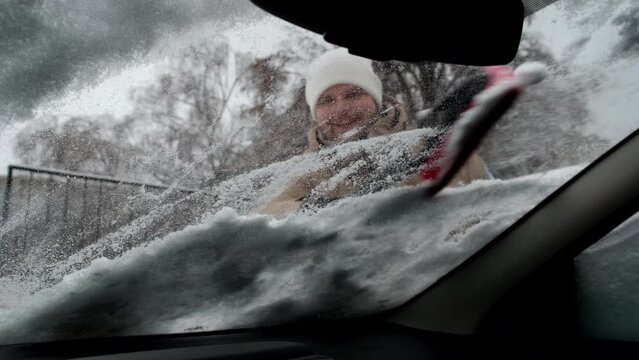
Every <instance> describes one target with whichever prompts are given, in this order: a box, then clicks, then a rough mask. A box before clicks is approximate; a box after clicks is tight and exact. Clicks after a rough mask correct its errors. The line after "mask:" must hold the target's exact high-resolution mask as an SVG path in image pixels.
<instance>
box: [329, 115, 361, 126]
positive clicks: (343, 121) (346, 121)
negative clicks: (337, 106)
mask: <svg viewBox="0 0 639 360" xmlns="http://www.w3.org/2000/svg"><path fill="white" fill-rule="evenodd" d="M360 120H361V119H359V118H346V117H342V118H339V119H335V120H330V121H328V124H329V125H331V126H338V127H345V126H350V125H354V124H358V123H359V122H361V121H360Z"/></svg>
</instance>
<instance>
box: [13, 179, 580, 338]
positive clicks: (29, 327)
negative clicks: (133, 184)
mask: <svg viewBox="0 0 639 360" xmlns="http://www.w3.org/2000/svg"><path fill="white" fill-rule="evenodd" d="M578 170H579V168H569V169H562V170H556V171H553V172H550V173H547V174H540V175H531V176H528V177H523V178H519V179H513V180H507V181H501V180H483V181H478V182H475V183H473V184H472V185H469V186H466V187H463V188H458V189H453V188H450V189H447V190H445V191H444V192H443V193H442V194H441V196H440V197H438V198H436V199H431V200H428V201H427V200H425V199H424V196H423V189H422V188H420V187H402V188H397V189H389V190H385V191H383V192H380V193H376V194H370V195H365V196H361V197H358V198H353V199H348V200H344V201H340V202H336V203H334V204H331V205H328V206H327V207H325V208H323V209H322V210H319V211H317V212H314V213H309V214H305V213H301V214H298V215H293V216H289V217H287V218H286V219H285V220H276V219H274V218H273V217H272V216H266V215H241V214H239V213H238V212H237V210H235V209H232V208H230V207H224V208H222V209H221V210H220V211H210V212H207V213H206V214H205V215H204V216H203V217H202V220H201V221H200V222H199V223H198V224H196V225H191V226H188V227H187V228H185V229H184V230H182V231H178V232H175V233H170V234H168V235H166V236H163V237H160V238H157V239H155V240H153V241H151V242H150V243H148V244H147V245H145V246H140V247H136V248H134V249H131V250H128V251H125V252H123V254H122V256H118V257H115V258H113V259H107V258H105V257H96V258H95V260H93V261H92V262H91V264H89V265H88V266H86V267H85V268H84V269H83V270H80V271H75V272H70V273H68V274H67V275H66V276H65V277H64V278H63V279H62V281H60V282H59V283H57V285H55V286H52V287H50V288H47V289H45V290H42V291H40V292H36V293H35V294H34V295H33V296H26V297H25V296H24V295H22V296H16V294H15V293H13V292H16V290H15V289H16V287H20V286H23V284H24V282H23V281H22V282H21V281H20V280H21V279H15V282H14V279H13V278H11V277H7V278H4V279H3V287H2V288H3V290H2V291H3V294H2V295H3V296H2V298H3V301H4V303H3V304H2V305H1V306H2V307H1V308H0V309H1V310H0V317H1V318H2V319H3V322H2V323H3V325H2V326H0V341H2V342H4V343H7V342H17V341H25V340H28V341H38V340H45V339H46V340H51V339H61V338H68V337H78V336H87V337H92V336H108V335H116V334H117V335H125V334H147V333H166V332H185V331H199V330H215V329H229V328H238V327H246V326H257V325H270V324H278V323H282V322H288V321H295V320H301V319H305V318H314V317H318V316H319V317H328V318H330V317H345V316H358V315H366V314H372V313H376V312H379V311H382V310H387V309H390V308H392V307H394V306H396V305H399V304H401V303H403V302H405V301H406V300H408V299H410V298H411V297H412V296H414V295H416V294H418V293H419V292H421V291H422V290H423V289H425V288H427V287H428V286H429V285H430V284H432V283H433V282H434V281H436V280H437V279H438V278H439V277H441V276H442V275H444V274H445V273H446V272H448V271H450V269H452V268H453V267H455V266H456V265H457V264H459V263H460V262H461V261H463V260H464V259H465V258H467V257H468V256H469V255H471V254H472V253H474V252H475V251H476V250H477V249H479V248H481V247H482V246H483V245H484V244H486V243H487V242H488V241H489V240H490V239H492V238H493V237H494V236H496V235H497V234H498V233H499V232H501V231H502V230H504V229H505V228H506V227H507V226H509V225H510V224H511V223H512V222H513V221H515V220H516V219H517V218H519V217H520V216H521V215H522V214H523V213H525V212H526V211H528V210H529V208H530V206H531V205H533V204H534V203H536V202H538V201H540V200H542V199H543V198H544V197H546V196H547V195H548V194H549V192H551V191H552V190H554V189H555V188H556V187H557V186H559V185H560V184H561V183H563V182H565V181H566V180H567V179H569V178H570V177H572V176H573V175H574V174H575V173H576V172H577V171H578ZM245 180H248V179H245ZM117 238H120V239H124V238H125V236H123V234H120V235H119V236H114V237H111V240H115V239H117ZM112 244H116V245H115V246H116V247H117V241H116V242H113V241H109V243H106V242H103V243H101V244H96V245H95V246H94V247H93V249H92V250H93V251H94V252H93V253H95V251H96V250H97V248H98V247H100V246H102V247H106V246H111V245H112ZM87 254H88V253H84V254H81V255H80V257H81V258H82V259H87V258H90V257H91V256H87ZM65 265H68V264H65ZM17 292H18V293H19V292H20V291H17ZM18 304H20V306H16V305H18Z"/></svg>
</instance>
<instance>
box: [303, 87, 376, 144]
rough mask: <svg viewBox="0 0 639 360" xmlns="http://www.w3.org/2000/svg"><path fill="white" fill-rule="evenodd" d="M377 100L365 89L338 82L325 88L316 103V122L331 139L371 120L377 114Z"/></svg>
mask: <svg viewBox="0 0 639 360" xmlns="http://www.w3.org/2000/svg"><path fill="white" fill-rule="evenodd" d="M376 112H377V107H376V105H375V100H373V98H372V97H371V96H370V95H369V94H368V93H367V92H366V91H364V90H363V89H361V88H359V87H357V86H355V85H351V84H338V85H333V86H331V87H330V88H328V89H326V90H324V92H323V93H322V95H320V97H319V99H318V100H317V105H315V122H316V123H317V127H318V129H319V130H320V131H321V132H322V134H323V135H324V136H325V137H326V138H328V139H329V140H334V139H337V138H339V137H340V136H341V135H343V134H344V133H346V132H348V131H349V130H352V129H354V128H357V127H360V126H362V125H364V124H366V123H367V122H369V121H370V120H371V119H372V118H373V117H374V116H375V114H376Z"/></svg>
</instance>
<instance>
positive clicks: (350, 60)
mask: <svg viewBox="0 0 639 360" xmlns="http://www.w3.org/2000/svg"><path fill="white" fill-rule="evenodd" d="M337 84H352V85H355V86H359V87H360V88H362V89H364V90H365V91H366V92H367V93H368V94H369V95H370V96H371V97H372V98H373V99H374V100H375V102H377V105H378V106H380V105H381V104H382V81H381V80H380V79H379V77H378V76H377V75H376V74H375V73H374V72H373V66H372V64H371V61H370V60H369V59H366V58H363V57H360V56H356V55H351V54H349V53H348V50H347V49H345V48H339V49H335V50H331V51H328V52H326V53H324V54H323V55H321V56H319V57H318V58H317V59H315V60H314V61H313V62H312V63H311V64H310V65H309V66H308V69H307V71H306V88H305V95H306V103H307V104H308V107H309V108H310V109H311V116H312V117H313V118H315V105H316V104H317V100H319V97H320V95H322V93H323V92H324V90H326V89H328V88H330V87H331V86H333V85H337Z"/></svg>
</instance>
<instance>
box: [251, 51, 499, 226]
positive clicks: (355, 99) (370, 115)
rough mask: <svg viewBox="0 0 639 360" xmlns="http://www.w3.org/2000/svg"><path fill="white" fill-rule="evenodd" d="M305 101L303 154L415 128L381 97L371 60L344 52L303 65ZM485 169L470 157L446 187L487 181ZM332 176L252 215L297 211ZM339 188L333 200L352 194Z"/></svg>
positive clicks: (303, 183)
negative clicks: (306, 120) (305, 145)
mask: <svg viewBox="0 0 639 360" xmlns="http://www.w3.org/2000/svg"><path fill="white" fill-rule="evenodd" d="M305 97H306V103H307V104H308V107H309V111H310V116H309V117H310V128H309V131H308V148H307V149H306V151H305V152H306V153H310V152H315V151H318V150H320V149H322V148H327V147H331V146H334V145H336V144H340V143H344V142H347V141H354V140H362V139H368V138H371V137H375V136H380V135H388V134H392V133H395V132H399V131H404V130H409V129H414V128H415V127H416V126H415V124H414V121H411V120H410V119H409V117H408V116H407V114H406V111H405V109H404V107H403V106H402V105H401V104H398V103H397V102H395V101H394V100H393V99H388V98H384V97H383V94H382V82H381V80H380V79H379V77H378V76H377V75H376V74H375V72H374V71H373V67H372V64H371V61H370V60H368V59H365V58H362V57H359V56H354V55H351V54H349V53H348V51H347V50H346V49H341V48H340V49H335V50H331V51H328V52H327V53H325V54H323V55H321V56H320V57H318V58H317V59H315V61H313V62H312V63H311V64H310V65H309V67H308V70H307V73H306V86H305ZM485 169H486V168H485V166H484V164H483V161H482V160H481V159H480V158H479V157H478V156H477V155H473V156H472V157H471V158H470V159H469V160H468V162H467V163H466V165H465V166H464V167H463V168H462V169H461V171H460V172H459V174H458V176H457V177H456V178H455V180H453V182H452V184H453V185H455V184H461V183H468V182H470V181H472V180H474V179H480V178H487V177H488V176H487V173H486V170H485ZM334 174H335V169H323V170H320V171H316V172H314V173H311V174H307V175H305V176H303V177H302V178H300V179H297V180H296V181H295V182H294V183H292V184H290V185H289V186H288V187H287V188H286V189H285V190H284V191H283V192H282V193H280V194H279V195H278V196H277V197H276V198H275V199H273V201H271V202H270V203H268V204H266V205H265V206H264V207H262V208H260V209H258V212H259V213H266V214H272V215H275V216H277V217H283V216H285V215H287V214H289V213H291V212H293V211H295V210H297V209H298V208H299V207H300V205H301V204H302V202H303V201H304V200H305V199H306V198H307V197H308V195H309V194H310V193H311V192H312V190H313V189H314V188H315V187H316V186H317V185H319V184H320V183H321V182H322V181H324V180H327V179H329V178H330V177H331V176H332V175H334ZM421 180H422V179H421V178H420V176H419V175H415V176H413V177H412V178H410V179H408V180H407V181H405V182H403V183H402V184H403V185H409V184H410V185H415V184H418V183H419V182H421ZM340 185H342V186H337V187H336V188H335V189H334V190H333V192H332V194H331V197H332V198H333V199H336V198H343V197H345V196H348V195H350V194H352V192H353V186H349V185H348V184H340Z"/></svg>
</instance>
